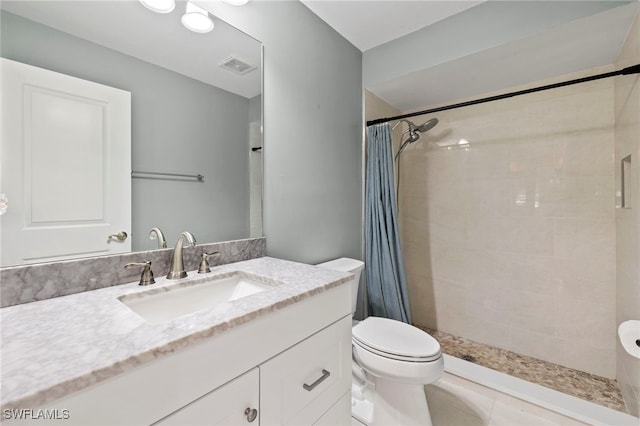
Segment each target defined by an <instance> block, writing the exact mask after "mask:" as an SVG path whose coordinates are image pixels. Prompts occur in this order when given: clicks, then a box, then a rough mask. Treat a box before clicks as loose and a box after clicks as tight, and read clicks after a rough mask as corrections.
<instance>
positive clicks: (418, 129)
mask: <svg viewBox="0 0 640 426" xmlns="http://www.w3.org/2000/svg"><path fill="white" fill-rule="evenodd" d="M402 122H404V123H407V125H408V126H409V129H408V130H405V131H404V133H409V139H407V141H408V142H409V143H413V142H416V141H417V140H418V139H420V133H425V132H428V131H429V130H431V129H433V128H434V127H435V125H436V124H438V119H437V118H432V119H430V120H427V121H426V122H424V123H423V124H421V125H420V126H416V125H415V124H414V123H413V122H411V121H409V120H400V121H398V122H397V123H396V124H395V125H394V126H393V127H392V128H391V130H393V129H395V128H396V127H397V126H398V125H399V124H400V123H402Z"/></svg>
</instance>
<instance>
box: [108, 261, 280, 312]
mask: <svg viewBox="0 0 640 426" xmlns="http://www.w3.org/2000/svg"><path fill="white" fill-rule="evenodd" d="M275 286H276V284H264V283H261V282H259V281H257V280H255V279H252V278H250V277H248V276H247V275H245V274H243V273H239V272H238V273H235V274H233V275H231V276H227V277H221V278H212V279H211V280H206V281H200V280H198V281H195V282H190V283H179V284H176V285H173V286H170V287H162V288H158V289H151V290H149V291H146V292H141V293H135V294H131V295H126V296H121V297H119V298H118V300H120V302H122V303H123V304H125V305H126V306H127V307H128V308H129V309H131V310H132V311H134V312H135V313H136V314H138V315H140V316H141V317H142V318H144V319H145V320H146V321H147V322H149V323H152V324H156V323H159V322H163V321H169V320H172V319H175V318H178V317H180V316H182V315H186V314H190V313H192V312H197V311H201V310H204V309H211V308H215V307H216V306H218V305H221V304H223V303H227V302H231V301H232V300H237V299H240V298H242V297H246V296H249V295H251V294H255V293H260V292H261V291H264V290H268V289H272V288H274V287H275Z"/></svg>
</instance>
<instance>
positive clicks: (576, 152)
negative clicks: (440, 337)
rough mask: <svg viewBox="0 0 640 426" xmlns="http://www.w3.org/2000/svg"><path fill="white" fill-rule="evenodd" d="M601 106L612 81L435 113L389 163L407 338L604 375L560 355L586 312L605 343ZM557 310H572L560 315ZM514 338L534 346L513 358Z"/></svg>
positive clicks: (609, 154) (590, 364) (611, 253)
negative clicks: (455, 338)
mask: <svg viewBox="0 0 640 426" xmlns="http://www.w3.org/2000/svg"><path fill="white" fill-rule="evenodd" d="M612 69H613V66H606V67H601V68H597V69H593V70H586V71H584V72H582V73H579V75H571V76H566V78H558V79H555V80H554V81H561V80H565V79H570V78H577V77H581V76H583V75H592V74H597V73H600V72H606V71H610V70H612ZM554 81H544V82H536V83H532V84H531V85H530V86H532V85H541V84H548V83H552V82H554ZM515 89H518V88H515ZM515 89H514V90H515ZM613 104H614V83H613V81H612V80H600V81H598V82H591V83H587V84H583V85H576V86H572V87H564V88H561V89H556V90H552V91H547V92H540V93H536V94H533V95H527V96H522V97H518V98H512V99H509V100H504V101H499V102H492V103H488V104H484V105H477V106H474V107H469V108H461V109H457V110H451V111H444V112H442V113H440V114H438V118H439V120H440V123H439V124H438V126H437V127H436V128H434V129H433V130H432V131H431V132H429V133H428V134H427V135H425V136H424V137H423V138H422V140H421V141H420V143H417V144H413V145H411V146H410V147H409V148H408V149H407V150H406V151H405V152H404V153H403V154H402V158H401V176H402V177H401V192H400V199H401V202H400V205H401V212H400V214H401V217H402V223H403V228H402V239H403V241H404V243H403V245H404V247H406V248H407V250H406V252H405V263H406V269H407V271H409V272H408V274H407V275H408V277H410V282H411V284H410V288H412V289H413V290H411V291H410V293H411V292H412V293H413V294H415V297H414V298H413V299H414V300H412V311H413V315H414V318H418V319H419V321H421V323H420V322H418V324H421V325H426V326H429V327H435V328H437V329H439V330H441V331H445V332H449V333H453V334H459V335H460V336H463V337H467V338H469V339H472V340H476V341H479V342H483V343H488V344H492V345H497V346H500V347H505V346H509V349H511V350H514V351H516V352H521V353H525V354H529V355H533V356H538V357H541V358H543V359H546V360H550V361H555V362H562V363H565V364H564V365H568V366H570V367H576V368H579V367H577V366H578V365H579V366H581V367H583V368H592V369H593V370H587V371H589V372H592V373H593V372H596V371H598V372H602V371H604V372H605V373H607V374H609V375H611V374H612V373H611V368H613V367H612V366H613V365H614V363H615V360H614V363H613V364H612V363H609V364H607V363H606V362H604V363H602V362H601V358H602V351H603V348H599V347H595V348H594V350H593V351H587V352H586V353H585V354H583V355H581V357H578V358H580V359H577V360H576V362H575V364H574V365H572V364H571V363H572V360H571V359H570V358H571V357H569V356H566V355H564V354H566V353H569V352H572V351H573V349H574V347H575V344H582V345H583V346H584V345H585V344H586V343H585V342H586V340H585V339H587V337H586V336H584V335H583V334H582V331H581V330H580V329H579V328H578V327H577V326H576V325H577V322H576V321H577V317H578V316H579V314H580V313H581V312H583V311H584V309H586V307H590V306H592V305H593V304H597V305H598V309H599V310H598V315H596V316H595V317H594V318H592V320H591V322H590V327H592V328H593V329H594V330H596V334H598V338H597V340H598V343H597V344H598V345H604V343H603V342H605V341H607V340H610V339H611V338H612V336H613V334H611V335H610V336H608V337H607V336H606V334H607V333H608V331H607V330H609V329H610V328H611V318H612V313H613V312H615V306H614V303H613V300H614V299H615V285H614V283H615V232H614V229H615V217H614V215H615V194H614V192H615V177H614V176H615V173H614V105H613ZM421 119H422V118H420V117H419V118H416V121H420V120H421ZM629 134H630V135H631V134H632V132H631V131H629ZM461 139H466V140H467V141H468V142H469V145H468V146H466V147H465V146H461V145H458V142H459V141H460V140H461ZM438 144H441V145H446V144H449V145H450V147H449V148H451V149H448V148H447V147H446V146H444V147H442V146H439V145H438ZM417 282H420V283H423V282H424V283H428V284H426V286H427V287H418V285H417V284H415V283H417ZM420 285H422V284H420ZM560 303H562V304H565V303H571V304H581V303H584V305H583V307H582V308H580V307H578V308H575V310H569V311H561V310H559V309H558V306H559V304H560ZM416 321H418V320H416ZM563 322H565V323H563ZM522 333H525V334H526V333H529V334H530V335H531V336H533V337H532V341H528V342H527V341H523V342H522V348H519V347H517V345H515V344H514V343H516V342H519V339H518V338H516V339H513V336H515V335H522ZM556 334H559V335H556ZM532 342H535V344H533V343H532ZM549 342H551V344H550V345H549V348H548V349H544V348H543V349H540V346H539V345H542V346H543V347H544V346H546V345H547V343H549ZM585 347H587V346H585ZM590 347H593V345H592V346H590ZM598 351H600V352H598ZM585 357H586V359H582V358H585ZM566 363H568V364H566ZM601 365H607V366H606V367H604V368H601ZM596 374H597V373H596Z"/></svg>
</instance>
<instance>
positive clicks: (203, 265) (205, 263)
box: [198, 250, 220, 274]
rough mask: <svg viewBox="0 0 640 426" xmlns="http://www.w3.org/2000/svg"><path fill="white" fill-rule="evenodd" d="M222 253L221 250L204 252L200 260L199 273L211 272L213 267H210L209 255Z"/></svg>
mask: <svg viewBox="0 0 640 426" xmlns="http://www.w3.org/2000/svg"><path fill="white" fill-rule="evenodd" d="M217 254H220V252H219V251H217V250H216V251H214V252H212V253H202V260H201V261H200V267H199V268H198V273H199V274H206V273H207V272H211V268H209V260H208V259H209V256H215V255H217Z"/></svg>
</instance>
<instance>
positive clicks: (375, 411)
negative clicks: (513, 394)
mask: <svg viewBox="0 0 640 426" xmlns="http://www.w3.org/2000/svg"><path fill="white" fill-rule="evenodd" d="M317 266H320V267H323V268H328V269H334V270H339V271H348V272H352V273H354V274H355V279H354V282H353V283H352V289H353V291H352V308H353V309H352V314H353V313H354V312H355V306H356V297H357V294H358V285H359V281H360V273H361V271H362V269H363V268H364V263H363V262H361V261H359V260H355V259H348V258H341V259H336V260H333V261H329V262H325V263H322V264H319V265H317ZM351 341H352V353H353V365H352V371H353V375H352V376H353V377H352V386H351V407H352V416H353V417H354V419H356V420H357V421H358V422H360V423H362V424H365V425H371V426H374V425H389V424H393V425H431V424H432V423H431V416H430V414H429V407H428V405H427V399H426V397H425V393H424V386H425V385H427V384H429V383H433V382H435V381H436V380H438V379H439V378H440V377H441V376H442V373H443V371H444V361H443V357H442V353H441V352H440V345H439V344H438V342H437V341H436V340H435V339H434V338H433V337H431V336H430V335H429V334H427V333H425V332H424V331H422V330H420V329H419V328H416V327H413V326H412V325H409V324H405V323H403V322H400V321H396V320H392V319H388V318H379V317H368V318H366V319H364V320H363V321H360V322H356V321H354V326H353V328H352V339H351Z"/></svg>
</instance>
